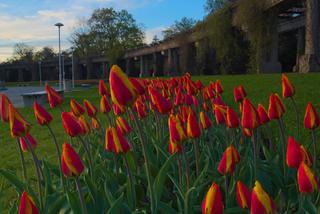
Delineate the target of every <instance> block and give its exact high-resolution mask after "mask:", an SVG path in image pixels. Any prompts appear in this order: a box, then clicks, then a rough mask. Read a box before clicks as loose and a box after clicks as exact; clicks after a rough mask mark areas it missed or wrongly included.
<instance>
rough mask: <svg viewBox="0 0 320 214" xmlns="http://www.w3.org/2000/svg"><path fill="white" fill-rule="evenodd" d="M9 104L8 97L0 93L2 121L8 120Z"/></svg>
mask: <svg viewBox="0 0 320 214" xmlns="http://www.w3.org/2000/svg"><path fill="white" fill-rule="evenodd" d="M9 104H11V101H10V100H9V98H8V97H7V96H6V95H4V94H0V117H1V120H2V122H9Z"/></svg>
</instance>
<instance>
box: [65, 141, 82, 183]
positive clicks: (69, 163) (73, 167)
mask: <svg viewBox="0 0 320 214" xmlns="http://www.w3.org/2000/svg"><path fill="white" fill-rule="evenodd" d="M61 168H62V172H63V174H64V176H66V177H76V176H79V175H80V174H81V173H82V172H83V170H84V165H83V163H82V161H81V159H80V157H79V155H78V154H77V153H76V152H75V151H74V149H73V148H72V146H71V145H70V144H68V143H64V144H63V145H62V155H61Z"/></svg>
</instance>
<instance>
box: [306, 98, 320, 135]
mask: <svg viewBox="0 0 320 214" xmlns="http://www.w3.org/2000/svg"><path fill="white" fill-rule="evenodd" d="M319 126H320V118H319V115H318V113H317V110H316V109H315V108H314V107H313V105H312V104H311V103H308V105H307V109H306V113H305V115H304V128H305V129H316V128H318V127H319Z"/></svg>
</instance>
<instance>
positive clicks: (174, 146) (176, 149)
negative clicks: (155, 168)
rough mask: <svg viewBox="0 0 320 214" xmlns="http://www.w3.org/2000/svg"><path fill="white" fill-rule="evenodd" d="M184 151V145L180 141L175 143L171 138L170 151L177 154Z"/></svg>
mask: <svg viewBox="0 0 320 214" xmlns="http://www.w3.org/2000/svg"><path fill="white" fill-rule="evenodd" d="M180 152H182V145H181V144H178V143H173V142H172V141H171V140H169V153H170V154H175V153H180Z"/></svg>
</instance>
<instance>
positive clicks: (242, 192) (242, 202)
mask: <svg viewBox="0 0 320 214" xmlns="http://www.w3.org/2000/svg"><path fill="white" fill-rule="evenodd" d="M236 198H237V203H238V206H239V207H241V208H242V209H246V208H247V209H250V205H251V191H250V190H249V189H248V187H246V186H245V185H244V184H243V183H242V182H241V181H238V182H237V187H236Z"/></svg>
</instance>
